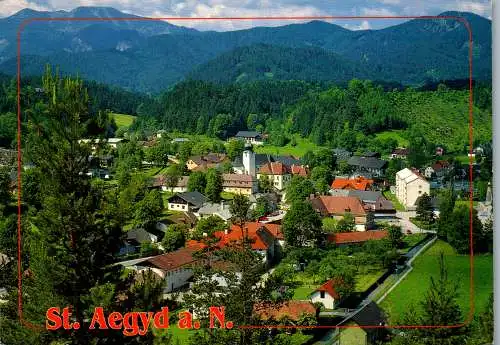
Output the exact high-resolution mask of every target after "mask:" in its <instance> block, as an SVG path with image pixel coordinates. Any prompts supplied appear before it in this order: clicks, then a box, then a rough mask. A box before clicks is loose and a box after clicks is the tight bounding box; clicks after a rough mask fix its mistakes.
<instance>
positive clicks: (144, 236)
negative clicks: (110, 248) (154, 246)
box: [127, 228, 152, 243]
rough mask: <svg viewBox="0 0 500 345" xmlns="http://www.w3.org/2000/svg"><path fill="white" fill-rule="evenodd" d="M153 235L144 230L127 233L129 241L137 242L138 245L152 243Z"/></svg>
mask: <svg viewBox="0 0 500 345" xmlns="http://www.w3.org/2000/svg"><path fill="white" fill-rule="evenodd" d="M151 235H152V234H150V233H149V232H147V231H146V230H144V229H142V228H141V229H133V230H130V231H128V232H127V240H129V241H131V240H133V241H136V242H137V243H144V242H151Z"/></svg>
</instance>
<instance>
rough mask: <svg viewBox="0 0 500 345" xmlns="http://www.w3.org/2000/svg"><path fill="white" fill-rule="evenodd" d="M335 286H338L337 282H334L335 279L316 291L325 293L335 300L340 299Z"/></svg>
mask: <svg viewBox="0 0 500 345" xmlns="http://www.w3.org/2000/svg"><path fill="white" fill-rule="evenodd" d="M335 285H337V282H335V281H333V279H330V280H329V281H327V282H326V283H324V284H323V285H321V286H320V287H319V288H317V289H316V290H315V291H325V292H326V293H328V294H329V295H330V296H332V297H333V298H335V299H339V298H340V295H339V293H338V292H337V290H335Z"/></svg>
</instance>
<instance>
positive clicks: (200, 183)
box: [187, 171, 207, 193]
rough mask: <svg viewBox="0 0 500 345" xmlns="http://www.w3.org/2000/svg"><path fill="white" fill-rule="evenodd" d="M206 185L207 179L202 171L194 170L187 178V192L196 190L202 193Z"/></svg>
mask: <svg viewBox="0 0 500 345" xmlns="http://www.w3.org/2000/svg"><path fill="white" fill-rule="evenodd" d="M206 185H207V180H206V178H205V173H204V172H202V171H195V172H193V173H192V174H191V175H189V180H188V185H187V188H188V191H189V192H194V191H198V192H200V193H204V192H205V188H206Z"/></svg>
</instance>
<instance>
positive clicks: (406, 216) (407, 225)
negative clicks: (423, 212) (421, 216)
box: [396, 211, 436, 234]
mask: <svg viewBox="0 0 500 345" xmlns="http://www.w3.org/2000/svg"><path fill="white" fill-rule="evenodd" d="M416 216H417V212H415V211H405V212H401V211H397V212H396V218H398V220H399V225H400V226H401V229H402V230H403V232H404V233H406V231H407V230H410V231H411V232H412V233H413V234H417V233H420V234H423V233H427V234H435V233H436V231H434V230H424V229H421V228H419V227H418V226H416V225H415V224H413V223H412V222H411V221H410V218H414V217H416Z"/></svg>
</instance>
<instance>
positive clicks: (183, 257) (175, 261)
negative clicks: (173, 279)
mask: <svg viewBox="0 0 500 345" xmlns="http://www.w3.org/2000/svg"><path fill="white" fill-rule="evenodd" d="M196 251H198V248H194V247H186V248H181V249H178V250H176V251H174V252H170V253H166V254H162V255H157V256H153V257H152V258H150V259H148V260H146V261H145V263H148V264H150V265H152V266H154V267H157V268H159V269H162V270H164V271H171V270H174V269H177V268H179V267H181V266H184V265H187V264H190V263H194V262H195V261H197V260H196V259H195V258H193V253H195V252H196Z"/></svg>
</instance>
